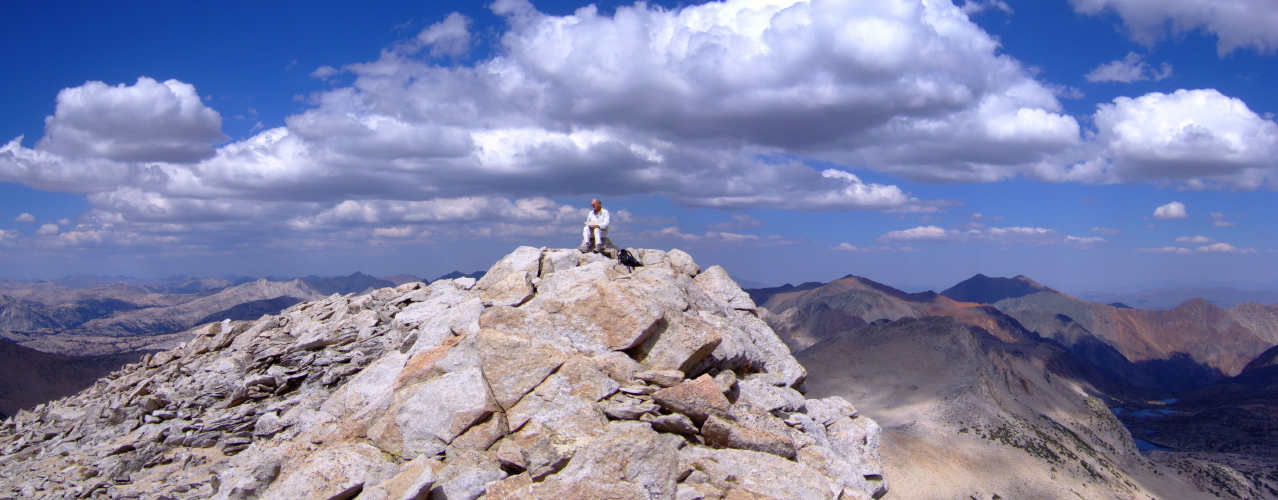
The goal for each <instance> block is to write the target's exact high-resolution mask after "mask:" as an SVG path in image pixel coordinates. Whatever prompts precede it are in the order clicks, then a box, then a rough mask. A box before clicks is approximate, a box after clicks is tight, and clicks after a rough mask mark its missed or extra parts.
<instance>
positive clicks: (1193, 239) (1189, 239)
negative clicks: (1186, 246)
mask: <svg viewBox="0 0 1278 500" xmlns="http://www.w3.org/2000/svg"><path fill="white" fill-rule="evenodd" d="M1212 241H1213V240H1212V239H1211V238H1208V237H1206V236H1202V235H1199V236H1181V237H1179V238H1176V242H1177V243H1211V242H1212Z"/></svg>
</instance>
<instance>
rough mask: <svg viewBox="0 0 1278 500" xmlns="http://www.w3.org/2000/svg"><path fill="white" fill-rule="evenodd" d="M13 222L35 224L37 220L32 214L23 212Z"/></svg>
mask: <svg viewBox="0 0 1278 500" xmlns="http://www.w3.org/2000/svg"><path fill="white" fill-rule="evenodd" d="M13 220H14V222H26V223H28V224H35V221H36V218H35V216H34V215H31V214H30V213H27V212H22V213H21V214H18V216H17V217H14V218H13Z"/></svg>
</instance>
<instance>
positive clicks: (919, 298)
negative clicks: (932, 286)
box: [843, 274, 1029, 302]
mask: <svg viewBox="0 0 1278 500" xmlns="http://www.w3.org/2000/svg"><path fill="white" fill-rule="evenodd" d="M977 276H979V275H977ZM843 279H845V280H846V279H855V280H857V281H860V282H861V283H864V284H865V285H867V286H869V287H870V288H873V289H875V290H878V291H880V292H883V293H885V294H887V295H890V296H892V297H896V298H898V299H901V300H910V301H915V302H930V301H932V300H936V296H937V293H936V292H933V291H931V290H928V291H926V292H918V293H908V292H903V291H901V290H897V289H895V288H892V287H890V286H887V285H884V284H882V283H879V282H877V281H874V280H872V279H869V278H862V277H860V276H854V275H851V274H849V275H847V276H844V277H843ZM1025 279H1029V278H1025ZM950 298H953V297H950Z"/></svg>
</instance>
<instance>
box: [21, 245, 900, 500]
mask: <svg viewBox="0 0 1278 500" xmlns="http://www.w3.org/2000/svg"><path fill="white" fill-rule="evenodd" d="M634 253H635V254H636V255H637V256H639V257H640V258H641V259H642V260H643V261H644V262H645V263H646V264H647V265H646V266H645V267H642V268H638V269H636V270H635V271H634V272H633V273H628V272H627V271H626V269H625V268H624V267H621V266H617V265H615V262H614V261H611V260H609V259H606V258H604V257H602V256H599V255H594V254H582V253H580V252H578V251H576V250H556V249H538V248H531V247H521V248H519V249H517V250H515V252H514V253H512V254H510V255H508V256H506V257H505V258H504V259H502V260H501V261H499V262H498V263H497V264H496V265H494V266H493V267H492V269H490V270H489V271H488V273H487V274H486V275H485V276H484V277H483V278H482V279H480V280H478V282H476V280H474V279H472V278H460V279H455V280H444V281H438V282H435V283H432V284H431V285H430V286H424V285H422V284H421V283H409V284H405V285H402V286H399V287H397V288H384V289H380V290H377V291H374V292H372V293H370V294H367V295H361V296H354V295H346V296H339V295H334V296H331V297H328V298H325V299H322V300H318V301H313V302H307V303H302V304H297V305H295V306H293V307H290V308H289V309H287V310H285V311H284V312H283V313H281V314H279V315H276V316H264V317H263V318H261V319H259V320H257V321H255V322H237V323H232V322H229V321H227V322H223V323H220V324H213V325H211V326H210V327H209V328H208V329H207V330H205V331H204V333H203V334H201V335H199V336H198V337H196V338H195V339H193V340H191V341H189V342H187V343H186V344H184V345H182V346H181V347H179V348H177V349H174V350H172V351H167V352H162V353H159V354H156V355H154V356H148V357H146V358H144V359H143V360H142V361H141V362H139V363H136V364H132V365H129V366H127V367H125V368H124V369H123V370H121V371H119V372H116V373H115V374H112V375H111V376H109V377H107V378H104V379H102V380H101V381H99V382H98V383H97V384H96V385H94V386H93V387H91V388H89V389H87V390H85V391H84V392H82V393H80V394H78V395H76V396H73V397H69V398H65V399H62V400H59V401H56V402H53V403H50V404H48V405H42V406H40V407H37V408H36V409H35V410H34V411H30V412H25V411H24V412H20V413H19V414H18V415H16V416H14V417H13V418H10V419H8V420H6V421H4V422H3V423H2V424H0V498H17V497H21V498H41V497H48V498H144V499H187V498H209V497H212V498H219V499H248V498H269V499H286V498H287V499H294V498H315V499H349V498H359V499H390V500H401V499H425V498H432V499H449V500H457V499H475V498H485V499H487V500H502V499H525V498H547V499H551V498H553V499H564V498H583V499H589V498H598V499H649V498H651V499H679V500H693V499H701V498H705V499H716V498H743V499H744V498H756V499H790V498H794V499H839V498H849V499H850V498H856V499H862V498H879V497H881V496H882V495H883V494H885V493H886V491H887V488H886V483H885V482H884V481H883V478H882V473H881V466H880V460H879V456H878V438H879V427H878V425H877V424H875V423H874V422H873V421H872V420H870V419H868V418H865V417H860V416H858V415H857V412H856V410H855V409H854V408H853V407H852V405H850V404H848V402H846V401H844V400H843V399H841V398H827V399H821V400H806V399H804V397H803V395H802V394H801V392H800V390H801V389H802V388H803V379H804V377H805V376H806V373H805V371H804V369H803V367H802V366H800V365H799V364H798V362H796V361H795V359H794V358H793V357H792V356H791V355H790V354H789V351H788V350H787V349H786V347H785V346H784V345H783V344H782V343H781V341H780V340H778V339H777V337H776V335H775V334H774V333H773V332H772V330H770V329H769V328H768V327H767V325H765V324H764V323H763V322H762V321H761V320H760V319H759V318H758V317H757V316H756V311H755V305H754V303H753V302H751V301H750V299H749V297H748V296H747V295H746V294H745V293H744V292H742V291H741V289H740V288H739V287H738V286H737V285H736V284H735V283H734V282H733V281H732V280H731V279H729V277H728V275H727V274H726V273H725V272H724V271H723V269H721V268H719V267H717V266H716V267H711V268H710V269H707V270H705V271H704V272H703V271H701V270H700V269H699V267H698V266H697V265H696V263H695V262H693V260H692V258H691V257H690V256H689V255H688V254H686V253H684V252H682V251H679V250H672V251H670V252H663V251H658V250H637V251H635V252H634Z"/></svg>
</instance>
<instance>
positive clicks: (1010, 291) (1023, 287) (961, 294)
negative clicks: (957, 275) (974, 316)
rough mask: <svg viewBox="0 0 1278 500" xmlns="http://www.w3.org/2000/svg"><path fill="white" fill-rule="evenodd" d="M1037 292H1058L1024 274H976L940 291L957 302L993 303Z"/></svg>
mask: <svg viewBox="0 0 1278 500" xmlns="http://www.w3.org/2000/svg"><path fill="white" fill-rule="evenodd" d="M1038 292H1052V293H1060V292H1058V291H1056V290H1053V289H1051V288H1048V287H1045V286H1043V285H1040V284H1038V283H1037V282H1035V281H1034V280H1032V279H1029V278H1028V277H1025V276H1017V277H1015V278H991V277H989V276H986V275H984V274H978V275H976V276H973V277H971V278H968V279H966V280H964V281H963V282H961V283H959V284H957V285H954V286H952V287H950V288H949V289H946V290H945V291H944V292H941V295H943V296H945V297H949V298H951V299H953V300H957V301H959V302H975V303H977V304H993V303H995V302H998V301H1000V300H1003V299H1014V298H1016V297H1024V296H1026V295H1030V294H1034V293H1038Z"/></svg>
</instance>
